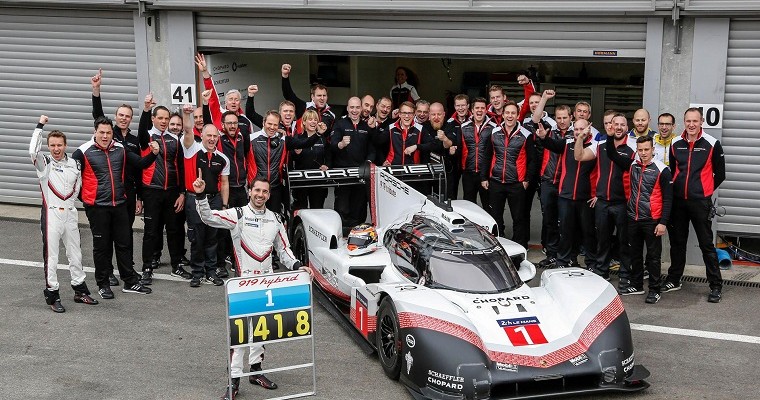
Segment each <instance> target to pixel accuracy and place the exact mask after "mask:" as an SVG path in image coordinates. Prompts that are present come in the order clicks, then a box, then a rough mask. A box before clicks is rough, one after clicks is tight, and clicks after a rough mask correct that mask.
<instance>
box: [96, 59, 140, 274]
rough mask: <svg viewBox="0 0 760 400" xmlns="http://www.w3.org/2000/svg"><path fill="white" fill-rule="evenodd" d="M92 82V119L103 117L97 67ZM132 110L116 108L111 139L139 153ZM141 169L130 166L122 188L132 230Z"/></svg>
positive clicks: (137, 209) (123, 106)
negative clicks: (132, 124) (124, 191)
mask: <svg viewBox="0 0 760 400" xmlns="http://www.w3.org/2000/svg"><path fill="white" fill-rule="evenodd" d="M90 82H91V84H92V118H93V120H96V119H98V118H99V117H105V113H104V112H103V103H102V101H101V99H100V87H101V85H102V82H103V70H102V69H98V73H97V74H95V76H93V77H92V78H91V79H90ZM133 114H134V112H133V110H132V106H130V105H129V104H122V105H120V106H119V107H117V108H116V115H115V119H114V121H115V122H116V124H115V125H114V127H113V139H114V140H116V141H117V142H119V143H121V144H122V145H123V146H124V148H125V149H126V150H127V151H130V152H132V153H134V154H135V155H138V156H139V155H140V141H139V140H138V139H137V135H134V134H133V133H132V130H131V129H129V125H130V124H131V123H132V116H133ZM141 176H142V171H140V170H139V169H137V168H134V167H131V168H129V170H128V171H127V173H126V175H124V188H125V189H126V191H127V213H128V214H129V229H130V231H132V226H133V225H134V223H135V214H140V213H142V200H141V193H142V184H140V180H141ZM133 236H134V231H132V233H131V234H130V236H129V237H130V238H133ZM108 280H109V283H110V284H111V286H118V285H119V280H118V279H116V276H115V275H114V274H113V266H111V273H110V274H109V277H108Z"/></svg>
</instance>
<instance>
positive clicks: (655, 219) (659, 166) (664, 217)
mask: <svg viewBox="0 0 760 400" xmlns="http://www.w3.org/2000/svg"><path fill="white" fill-rule="evenodd" d="M621 120H625V116H624V115H622V114H618V115H616V116H615V117H614V118H613V123H614V124H616V125H618V126H619V125H620V124H621V123H622V122H621ZM615 136H616V137H617V132H615ZM616 143H617V141H613V140H612V136H610V137H609V139H607V142H606V143H605V147H606V152H607V154H608V155H609V158H610V159H611V160H612V162H614V163H615V164H617V167H618V168H619V169H622V170H623V171H627V172H628V179H627V180H628V186H629V187H630V190H629V192H628V194H627V195H628V202H627V206H626V209H627V213H628V247H630V256H631V283H630V285H629V286H628V287H621V288H620V294H622V295H629V294H644V290H643V287H644V280H643V272H644V271H643V259H644V257H643V252H644V243H646V246H647V256H646V267H647V271H649V294H648V295H647V297H646V302H647V303H649V304H655V303H657V302H658V301H660V273H661V272H660V271H661V269H662V265H661V263H660V254H661V253H662V235H664V234H665V226H666V225H667V224H668V221H669V219H670V215H671V206H672V198H673V190H672V186H671V183H670V179H671V175H670V170H669V169H668V167H667V166H666V165H665V164H663V163H662V162H660V161H657V160H654V142H653V141H652V138H651V137H650V136H646V135H645V136H643V137H639V138H637V139H636V153H637V154H638V156H639V159H638V160H634V159H633V158H632V157H630V156H629V155H628V154H625V153H624V154H620V151H619V150H617V149H616V148H615V144H616Z"/></svg>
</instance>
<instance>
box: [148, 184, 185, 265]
mask: <svg viewBox="0 0 760 400" xmlns="http://www.w3.org/2000/svg"><path fill="white" fill-rule="evenodd" d="M178 197H179V190H178V189H168V190H161V189H153V188H143V191H142V198H143V213H144V220H145V233H144V235H143V249H142V259H143V270H145V269H148V268H150V262H151V260H152V259H153V255H154V254H155V252H156V247H157V246H160V243H161V241H162V239H163V229H162V226H165V227H166V247H168V248H169V257H170V259H171V266H172V268H174V267H176V266H178V265H179V264H180V262H181V261H182V254H183V248H184V243H185V235H184V228H183V226H182V225H181V221H180V218H179V215H178V214H177V213H176V212H175V211H174V203H175V202H176V201H177V198H178Z"/></svg>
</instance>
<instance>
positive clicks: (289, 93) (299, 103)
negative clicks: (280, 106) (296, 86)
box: [280, 64, 306, 118]
mask: <svg viewBox="0 0 760 400" xmlns="http://www.w3.org/2000/svg"><path fill="white" fill-rule="evenodd" d="M291 69H292V67H291V66H290V64H282V68H281V69H280V74H281V75H282V97H284V98H285V100H290V101H292V102H293V104H295V105H296V118H301V116H302V115H303V113H304V111H306V102H305V101H303V100H301V99H300V98H298V96H297V95H296V93H295V92H294V91H293V87H292V86H291V85H290V70H291Z"/></svg>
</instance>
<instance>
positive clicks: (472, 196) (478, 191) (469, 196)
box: [462, 171, 491, 214]
mask: <svg viewBox="0 0 760 400" xmlns="http://www.w3.org/2000/svg"><path fill="white" fill-rule="evenodd" d="M480 182H481V181H480V174H478V173H476V172H472V171H464V172H462V198H463V199H465V200H469V201H471V202H473V203H475V204H478V199H477V197H478V195H480V206H481V207H482V208H483V209H484V210H486V212H488V213H489V214H491V203H490V201H489V200H488V190H486V189H485V188H483V186H482V185H481V184H480Z"/></svg>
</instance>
